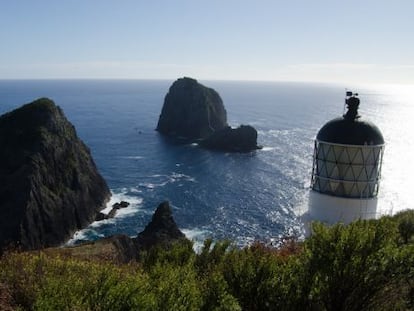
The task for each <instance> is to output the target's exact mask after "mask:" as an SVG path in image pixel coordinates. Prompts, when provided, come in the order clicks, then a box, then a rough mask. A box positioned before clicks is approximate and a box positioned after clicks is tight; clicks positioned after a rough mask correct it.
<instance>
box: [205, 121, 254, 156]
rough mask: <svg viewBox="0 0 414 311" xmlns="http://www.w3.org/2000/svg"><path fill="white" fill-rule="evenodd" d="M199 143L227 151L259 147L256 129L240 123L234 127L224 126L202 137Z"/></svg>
mask: <svg viewBox="0 0 414 311" xmlns="http://www.w3.org/2000/svg"><path fill="white" fill-rule="evenodd" d="M199 145H200V146H202V147H204V148H208V149H215V150H222V151H229V152H249V151H252V150H254V149H260V148H261V147H260V146H258V145H257V131H256V129H255V128H254V127H252V126H250V125H241V126H239V127H238V128H235V129H233V128H231V127H230V126H229V127H226V128H224V129H222V130H220V131H216V132H214V133H213V134H212V135H210V136H209V137H207V138H206V139H203V140H202V141H200V142H199Z"/></svg>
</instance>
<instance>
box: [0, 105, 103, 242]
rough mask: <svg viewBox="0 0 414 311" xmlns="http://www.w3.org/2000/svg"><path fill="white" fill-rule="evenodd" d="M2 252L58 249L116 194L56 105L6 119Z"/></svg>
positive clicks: (0, 159)
mask: <svg viewBox="0 0 414 311" xmlns="http://www.w3.org/2000/svg"><path fill="white" fill-rule="evenodd" d="M0 150H1V152H0V249H1V248H2V247H4V246H6V245H8V244H10V243H12V244H15V245H18V246H20V247H22V248H23V249H37V248H41V247H48V246H56V245H59V244H61V243H63V242H64V241H65V240H67V239H68V238H69V237H70V236H71V235H72V234H73V232H74V231H76V230H78V229H81V228H83V227H85V226H86V225H87V224H89V223H90V222H92V221H93V220H95V217H96V215H97V214H98V212H99V210H101V209H102V208H103V207H104V205H105V203H106V202H107V200H108V199H109V196H110V191H109V189H108V186H107V185H106V182H105V180H104V179H103V178H102V176H101V175H100V174H99V173H98V171H97V168H96V166H95V163H94V161H93V159H92V156H91V154H90V151H89V149H88V147H86V145H85V144H84V143H83V142H82V141H81V140H80V139H79V138H78V136H77V134H76V131H75V128H74V127H73V125H72V124H71V123H70V122H69V121H68V120H67V119H66V117H65V115H64V114H63V112H62V110H61V109H60V108H59V107H58V106H56V105H55V104H54V103H53V101H51V100H49V99H47V98H42V99H39V100H36V101H34V102H32V103H30V104H27V105H24V106H22V107H21V108H19V109H16V110H14V111H12V112H9V113H7V114H4V115H3V116H1V117H0Z"/></svg>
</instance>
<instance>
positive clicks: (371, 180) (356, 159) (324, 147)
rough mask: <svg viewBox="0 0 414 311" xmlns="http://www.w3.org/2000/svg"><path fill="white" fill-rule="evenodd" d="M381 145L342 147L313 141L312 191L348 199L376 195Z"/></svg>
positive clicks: (381, 151)
mask: <svg viewBox="0 0 414 311" xmlns="http://www.w3.org/2000/svg"><path fill="white" fill-rule="evenodd" d="M383 148H384V146H383V145H341V144H334V143H327V142H322V141H318V140H316V141H315V151H314V156H313V169H312V184H311V187H312V189H313V190H315V191H317V192H320V193H325V194H331V195H335V196H340V197H347V198H372V197H376V196H377V194H378V188H379V181H380V172H381V163H382V155H383V150H384V149H383Z"/></svg>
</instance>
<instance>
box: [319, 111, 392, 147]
mask: <svg viewBox="0 0 414 311" xmlns="http://www.w3.org/2000/svg"><path fill="white" fill-rule="evenodd" d="M316 138H317V139H318V140H320V141H325V142H329V143H335V144H344V145H382V144H384V138H383V137H382V134H381V131H380V130H379V128H378V127H377V126H376V125H375V124H373V123H371V122H368V121H363V120H360V119H355V120H352V119H348V118H344V117H341V118H336V119H333V120H331V121H329V122H328V123H326V124H325V125H324V126H323V127H322V128H321V129H320V131H319V133H318V135H317V136H316Z"/></svg>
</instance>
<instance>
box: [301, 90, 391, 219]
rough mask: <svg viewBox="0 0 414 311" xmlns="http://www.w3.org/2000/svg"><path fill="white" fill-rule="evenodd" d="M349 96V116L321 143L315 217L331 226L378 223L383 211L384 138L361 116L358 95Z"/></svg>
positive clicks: (325, 131) (328, 127)
mask: <svg viewBox="0 0 414 311" xmlns="http://www.w3.org/2000/svg"><path fill="white" fill-rule="evenodd" d="M346 95H347V97H346V99H345V103H346V105H347V108H348V111H347V112H346V113H345V114H344V115H343V116H342V117H340V118H336V119H333V120H331V121H329V122H328V123H326V124H325V125H324V126H323V127H322V128H321V129H320V131H319V132H318V134H317V136H316V139H315V150H314V155H313V169H312V180H311V191H310V195H309V216H310V218H311V219H313V220H321V221H324V222H327V223H335V222H344V223H349V222H351V221H353V220H356V219H369V218H375V216H376V212H377V195H378V190H379V183H380V177H381V165H382V157H383V152H384V138H383V136H382V134H381V131H380V130H379V129H378V127H377V126H375V125H374V124H373V123H370V122H367V121H364V120H361V118H360V116H359V115H358V106H359V99H358V97H357V96H358V94H353V93H352V92H347V93H346Z"/></svg>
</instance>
